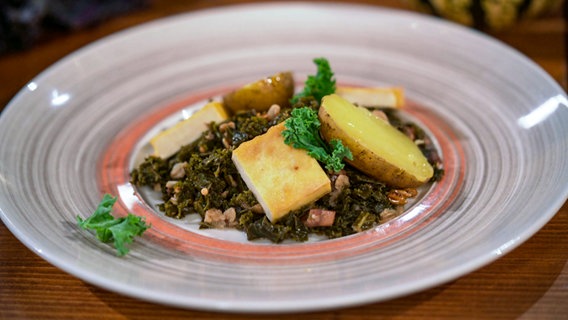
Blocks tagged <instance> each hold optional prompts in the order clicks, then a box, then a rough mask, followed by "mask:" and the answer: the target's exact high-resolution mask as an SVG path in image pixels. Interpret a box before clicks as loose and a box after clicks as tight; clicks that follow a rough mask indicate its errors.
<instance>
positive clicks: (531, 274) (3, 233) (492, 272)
mask: <svg viewBox="0 0 568 320" xmlns="http://www.w3.org/2000/svg"><path fill="white" fill-rule="evenodd" d="M244 2H254V1H167V0H156V1H154V2H153V5H152V6H151V7H149V8H147V9H143V10H140V11H137V12H133V13H131V14H128V15H125V16H122V17H119V18H115V19H112V20H109V21H107V22H105V23H103V24H100V25H98V26H95V27H92V28H89V29H86V30H82V31H79V32H74V33H64V32H61V31H59V32H57V33H53V34H49V35H48V36H47V37H46V38H45V39H44V40H42V42H41V43H39V44H38V45H37V46H36V47H35V48H34V49H33V50H30V51H26V52H21V53H14V54H9V55H5V56H1V57H0V84H1V85H0V109H1V108H2V107H3V106H4V105H6V104H7V103H8V102H9V100H10V99H11V98H12V97H13V96H14V95H15V94H16V93H17V92H18V90H19V89H20V88H22V87H23V86H24V85H25V84H26V83H27V82H28V81H29V80H31V79H32V78H33V77H34V76H36V75H37V74H38V73H40V72H41V71H42V70H44V69H45V68H47V67H48V66H49V65H51V64H53V63H55V62H56V61H57V60H59V59H61V58H62V57H64V56H65V55H67V54H69V53H71V52H72V51H74V50H76V49H78V48H80V47H82V46H84V45H87V44H88V43H90V42H92V41H95V40H97V39H100V38H102V37H104V36H106V35H108V34H111V33H113V32H116V31H119V30H122V29H125V28H127V27H130V26H133V25H137V24H140V23H143V22H146V21H150V20H154V19H157V18H161V17H165V16H169V15H172V14H178V13H183V12H188V11H191V10H199V9H204V8H209V7H215V6H224V5H232V4H235V3H244ZM356 2H360V3H367V4H374V5H381V6H387V7H394V8H399V9H406V8H405V5H404V3H403V2H401V1H394V0H385V1H356ZM490 35H491V36H493V37H496V38H498V39H500V40H502V41H503V42H505V43H507V44H509V45H511V46H513V47H514V48H516V49H517V50H519V51H520V52H522V53H524V54H525V55H527V56H528V57H529V58H531V59H532V60H534V61H535V62H536V63H537V64H538V65H540V66H541V67H542V68H543V69H544V70H545V71H546V72H548V73H549V74H550V75H551V76H552V77H553V78H554V79H555V80H556V81H557V82H558V83H559V84H560V85H561V86H562V87H563V88H564V89H566V87H567V79H566V26H565V21H564V19H563V17H562V14H561V13H558V14H556V15H553V16H551V17H548V18H546V19H540V20H536V21H526V22H523V23H521V24H519V25H518V26H516V27H514V28H512V29H509V30H505V31H500V32H492V33H490ZM567 262H568V203H566V204H564V206H563V207H562V208H561V209H560V210H559V212H558V213H557V214H556V216H555V217H554V218H553V219H552V220H551V221H550V222H549V223H548V224H547V225H546V226H545V227H544V228H542V229H541V230H540V231H539V232H538V233H537V234H536V235H535V236H533V237H532V238H531V239H529V240H528V241H527V242H526V243H524V244H523V245H521V246H520V247H519V248H517V249H515V250H514V251H513V252H511V253H509V254H507V255H505V256H504V257H502V258H501V259H499V260H498V261H496V262H494V263H492V264H490V265H488V266H486V267H484V268H482V269H480V270H478V271H475V272H473V273H471V274H469V275H466V276H464V277H461V278H459V279H457V280H455V281H453V282H450V283H446V284H443V285H440V286H438V287H435V288H432V289H429V290H426V291H423V292H420V293H416V294H413V295H410V296H407V297H404V298H399V299H395V300H391V301H386V302H382V303H375V304H368V305H363V306H359V307H353V308H347V309H338V310H331V311H327V312H318V313H305V314H294V315H293V316H290V315H277V316H274V315H258V314H257V315H250V314H219V313H213V312H200V311H192V310H182V309H177V308H171V307H167V306H161V305H156V304H153V303H148V302H144V301H140V300H136V299H132V298H129V297H125V296H122V295H119V294H116V293H112V292H108V291H106V290H103V289H100V288H97V287H94V286H92V285H89V284H87V283H84V282H83V281H81V280H79V279H77V278H75V277H72V276H70V275H68V274H66V273H64V272H62V271H60V270H59V269H57V268H55V267H53V266H51V265H50V264H49V263H47V262H46V261H44V260H43V259H41V258H40V257H38V256H37V255H36V254H35V253H34V252H32V251H30V250H29V249H27V248H26V247H25V246H24V245H23V244H21V243H20V242H19V241H18V240H17V239H16V238H15V237H14V236H13V235H12V234H11V233H10V231H9V230H8V229H7V228H6V226H5V225H4V224H2V223H0V319H169V318H186V319H288V318H292V317H293V318H295V319H297V320H303V319H324V320H327V319H329V320H331V319H334V320H339V319H341V320H343V319H351V320H353V319H425V318H438V319H439V318H459V319H497V318H499V319H566V318H568V316H567V315H568V263H567Z"/></svg>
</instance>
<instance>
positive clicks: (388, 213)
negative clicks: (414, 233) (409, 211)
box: [379, 206, 403, 223]
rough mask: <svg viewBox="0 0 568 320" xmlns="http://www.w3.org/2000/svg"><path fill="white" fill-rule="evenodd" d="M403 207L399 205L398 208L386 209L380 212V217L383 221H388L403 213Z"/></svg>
mask: <svg viewBox="0 0 568 320" xmlns="http://www.w3.org/2000/svg"><path fill="white" fill-rule="evenodd" d="M402 210H403V207H402V206H398V207H396V209H391V208H388V209H384V210H383V211H382V212H381V213H379V219H380V221H381V223H384V222H387V221H389V220H392V219H394V218H396V217H398V216H399V215H400V214H401V213H402Z"/></svg>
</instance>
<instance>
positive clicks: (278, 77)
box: [223, 72, 294, 113]
mask: <svg viewBox="0 0 568 320" xmlns="http://www.w3.org/2000/svg"><path fill="white" fill-rule="evenodd" d="M293 94H294V77H293V76H292V73H291V72H281V73H277V74H275V75H273V76H271V77H268V78H264V79H261V80H258V81H256V82H253V83H249V84H247V85H245V86H244V87H242V88H240V89H237V90H235V91H233V92H231V93H228V94H227V95H225V96H224V97H223V104H224V105H225V107H226V108H227V109H228V110H230V111H231V112H233V113H237V112H239V111H244V110H250V109H255V110H257V111H266V110H268V109H269V108H270V106H272V105H273V104H278V105H280V106H281V107H287V106H289V104H290V102H289V101H290V98H292V95H293Z"/></svg>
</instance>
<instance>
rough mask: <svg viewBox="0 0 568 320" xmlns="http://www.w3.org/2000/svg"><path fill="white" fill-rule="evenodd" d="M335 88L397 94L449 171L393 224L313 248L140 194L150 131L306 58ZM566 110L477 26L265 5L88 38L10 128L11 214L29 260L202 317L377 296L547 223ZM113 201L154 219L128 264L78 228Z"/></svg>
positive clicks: (24, 101)
mask: <svg viewBox="0 0 568 320" xmlns="http://www.w3.org/2000/svg"><path fill="white" fill-rule="evenodd" d="M318 56H324V57H327V58H328V59H329V61H330V62H331V64H332V67H333V68H334V71H335V72H336V75H337V78H338V80H339V81H340V82H344V83H351V84H360V85H373V86H378V85H399V86H403V87H404V88H405V89H406V94H407V97H408V99H409V100H410V101H412V103H410V104H409V106H408V108H407V111H408V113H409V114H411V115H412V116H413V117H415V118H416V119H418V120H419V121H420V122H421V123H423V124H424V125H425V126H426V127H427V129H428V130H430V132H431V133H432V134H433V135H434V136H435V138H436V140H437V141H438V143H439V146H440V149H441V151H442V155H443V157H444V165H445V166H446V170H447V172H448V173H447V176H446V178H445V179H444V180H442V182H441V183H439V184H436V185H434V186H433V187H432V188H431V189H430V190H429V191H428V193H427V194H426V195H425V196H424V197H423V198H422V199H421V201H420V202H419V203H417V204H415V205H414V206H412V207H411V208H409V210H408V211H407V212H406V213H405V214H404V215H402V216H401V217H400V218H398V219H396V220H394V221H392V222H391V223H389V224H386V225H383V226H381V227H378V228H376V229H374V230H370V231H368V232H364V233H361V234H358V235H355V236H351V237H346V238H343V239H338V240H333V241H319V242H313V243H306V244H286V245H280V246H277V245H271V244H266V243H246V242H241V241H238V240H234V241H233V240H226V239H222V237H221V239H220V238H218V237H217V236H215V235H207V234H199V233H195V232H192V231H191V230H187V229H185V228H181V227H179V225H177V224H175V223H172V222H171V221H170V220H168V219H165V218H163V217H162V216H161V215H160V214H159V213H156V212H154V211H153V210H152V209H151V206H150V205H149V204H147V203H145V202H144V201H142V200H141V199H140V198H139V197H137V196H135V195H133V193H134V189H133V188H132V186H131V185H130V184H129V183H128V170H129V167H130V166H131V165H132V163H133V161H134V154H135V153H136V152H138V151H139V150H140V148H142V145H141V144H142V141H143V140H144V139H145V137H147V135H148V134H150V133H151V132H152V131H153V130H154V131H155V130H159V127H160V126H161V125H162V124H164V123H167V121H168V119H172V118H175V117H180V116H181V115H182V114H183V112H191V111H193V110H195V108H196V107H198V106H199V105H200V104H201V103H202V102H203V101H205V100H206V99H207V98H208V97H210V96H216V95H219V94H222V93H224V92H227V90H229V89H231V88H234V87H236V86H239V85H242V84H244V83H247V82H250V81H252V80H256V79H258V78H260V77H263V76H266V75H269V74H272V73H274V72H277V71H282V70H292V71H294V72H295V74H296V79H297V80H298V81H302V80H303V79H304V77H305V75H306V74H308V73H312V72H313V71H314V66H313V64H312V62H311V60H312V58H314V57H318ZM566 123H568V108H567V106H566V95H565V93H564V92H563V91H562V89H561V88H560V87H559V86H558V85H557V84H556V83H555V82H554V81H553V80H552V79H551V78H550V77H549V76H548V75H547V74H546V73H545V72H543V71H542V70H541V69H539V68H538V67H537V66H536V65H535V64H534V63H532V62H531V61H529V60H528V59H527V58H525V57H523V56H522V55H520V54H519V53H517V52H516V51H514V50H512V49H511V48H508V47H507V46H505V45H503V44H500V43H498V42H496V41H494V40H492V39H490V38H488V37H486V36H484V35H482V34H480V33H477V32H473V31H470V30H468V29H465V28H463V27H460V26H456V25H454V24H450V23H447V22H443V21H439V20H436V19H434V18H429V17H426V16H421V15H416V14H411V13H405V12H398V11H391V10H383V9H379V8H371V7H361V6H346V5H315V4H262V5H247V6H242V7H227V8H222V9H216V10H208V11H202V12H196V13H191V14H187V15H181V16H176V17H172V18H168V19H164V20H159V21H156V22H152V23H149V24H146V25H142V26H140V27H136V28H133V29H130V30H127V31H124V32H120V33H118V34H116V35H113V36H110V37H107V38H105V39H103V40H101V41H98V42H95V43H93V44H91V45H89V46H87V47H86V48H84V49H81V50H79V51H78V52H76V53H74V54H71V55H70V56H68V57H66V58H65V59H63V60H62V61H60V62H58V63H57V64H55V65H54V66H52V67H51V68H49V69H48V70H46V71H45V72H43V73H42V74H40V75H39V76H38V77H37V78H35V79H34V80H33V81H31V82H30V83H29V84H28V85H27V86H26V87H25V88H23V89H22V91H21V92H20V93H19V94H18V95H17V96H16V97H15V98H14V100H13V101H12V102H11V103H10V105H9V106H8V107H7V108H6V110H5V111H4V112H3V114H2V115H1V118H0V210H1V211H0V213H1V217H2V220H3V221H4V223H5V224H6V225H7V226H8V228H9V229H10V230H11V231H12V232H13V233H14V234H15V235H16V236H17V237H18V238H19V239H20V240H21V241H22V242H23V243H24V244H25V245H27V246H28V247H29V248H30V249H31V250H33V251H34V252H36V253H37V254H39V255H40V256H41V257H43V258H44V259H46V260H47V261H49V262H50V263H52V264H53V265H55V266H57V267H59V268H61V269H62V270H65V271H66V272H69V273H70V274H72V275H74V276H76V277H78V278H81V279H83V280H85V281H87V282H90V283H92V284H95V285H97V286H101V287H103V288H106V289H109V290H112V291H116V292H119V293H122V294H126V295H130V296H134V297H138V298H141V299H146V300H150V301H154V302H159V303H165V304H170V305H176V306H182V307H189V308H195V309H208V310H228V311H251V312H261V311H262V312H265V311H269V312H292V311H305V310H319V309H326V308H337V307H344V306H352V305H356V304H362V303H368V302H373V301H381V300H385V299H389V298H394V297H398V296H401V295H404V294H409V293H412V292H416V291H418V290H422V289H425V288H429V287H432V286H435V285H438V284H441V283H444V282H446V281H449V280H452V279H455V278H457V277H459V276H462V275H464V274H466V273H468V272H471V271H473V270H475V269H477V268H479V267H481V266H483V265H486V264H488V263H489V262H491V261H493V260H495V259H497V258H499V257H500V256H501V255H503V254H505V253H507V252H509V251H510V250H511V249H512V248H514V247H516V246H518V245H519V244H521V243H522V242H523V241H525V240H526V239H528V238H529V237H530V236H531V235H533V234H534V233H535V232H536V231H537V230H539V229H540V228H541V227H542V226H543V225H544V224H545V223H546V222H547V221H549V220H550V218H551V217H552V216H553V215H554V213H555V212H556V211H557V210H558V209H559V208H560V206H561V205H562V203H563V202H564V201H565V199H566V197H567V194H568V183H567V181H568V157H566V154H568V127H567V126H566ZM105 192H109V193H113V194H115V195H118V196H119V197H120V201H119V203H118V204H117V206H116V211H117V212H118V213H119V214H124V213H125V212H126V211H132V212H135V213H139V214H143V215H145V216H147V217H148V219H149V220H150V221H151V222H152V224H153V227H152V229H150V230H149V231H148V232H147V233H146V234H145V235H144V237H142V238H140V239H138V240H137V241H136V242H135V243H134V245H133V246H131V249H132V250H131V252H130V253H129V254H128V255H127V256H126V257H122V258H120V257H117V256H116V255H115V252H114V249H113V248H112V246H110V245H107V244H103V243H100V242H99V241H98V240H96V239H95V237H94V235H93V234H91V233H89V232H86V231H83V230H80V229H78V227H77V226H76V223H75V216H76V215H78V214H79V215H82V216H87V215H89V214H90V213H91V212H92V211H93V210H94V208H95V207H96V205H97V204H98V202H99V201H100V199H101V196H102V194H103V193H105Z"/></svg>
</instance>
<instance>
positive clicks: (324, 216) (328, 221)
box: [304, 209, 335, 228]
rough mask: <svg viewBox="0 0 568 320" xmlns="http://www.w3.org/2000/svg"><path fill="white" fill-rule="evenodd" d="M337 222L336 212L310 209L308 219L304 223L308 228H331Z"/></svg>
mask: <svg viewBox="0 0 568 320" xmlns="http://www.w3.org/2000/svg"><path fill="white" fill-rule="evenodd" d="M334 221H335V211H331V210H323V209H310V211H309V213H308V218H307V219H306V221H305V222H304V225H306V226H307V227H310V228H313V227H329V226H332V225H333V222H334Z"/></svg>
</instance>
